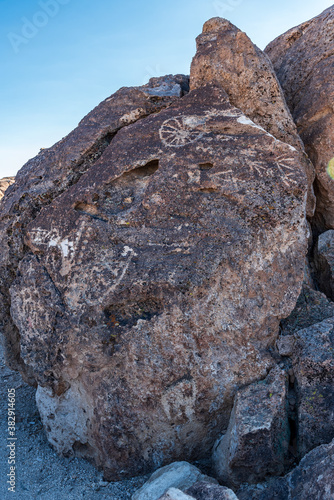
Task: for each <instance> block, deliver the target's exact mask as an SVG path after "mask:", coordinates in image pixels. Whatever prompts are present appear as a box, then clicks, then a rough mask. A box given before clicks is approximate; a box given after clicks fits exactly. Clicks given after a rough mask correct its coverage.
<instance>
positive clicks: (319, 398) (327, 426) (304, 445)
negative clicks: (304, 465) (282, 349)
mask: <svg viewBox="0 0 334 500" xmlns="http://www.w3.org/2000/svg"><path fill="white" fill-rule="evenodd" d="M294 339H295V344H294V350H293V354H292V356H291V360H292V366H293V371H294V376H295V377H296V381H297V408H298V454H299V457H303V456H304V455H305V454H306V453H307V452H309V451H310V450H312V449H313V448H315V447H316V446H318V445H320V444H323V443H328V442H329V441H331V440H332V439H333V438H334V318H330V319H327V320H324V321H322V322H321V323H318V324H316V325H313V326H311V327H309V328H305V329H303V330H300V331H299V332H297V333H295V334H294Z"/></svg>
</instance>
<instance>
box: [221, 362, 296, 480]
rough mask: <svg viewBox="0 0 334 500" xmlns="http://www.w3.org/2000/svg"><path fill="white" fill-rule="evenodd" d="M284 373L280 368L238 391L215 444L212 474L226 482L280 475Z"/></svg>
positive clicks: (285, 427)
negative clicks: (222, 430)
mask: <svg viewBox="0 0 334 500" xmlns="http://www.w3.org/2000/svg"><path fill="white" fill-rule="evenodd" d="M287 382H288V381H287V375H286V373H285V372H284V371H282V370H280V368H275V369H273V370H272V371H271V372H270V374H269V375H268V377H267V378H266V379H265V380H263V381H261V382H257V383H254V384H251V385H250V386H248V387H246V388H244V389H241V390H240V391H238V393H237V395H236V399H235V403H234V406H233V410H232V415H231V419H230V423H229V426H228V429H227V432H226V434H224V435H223V436H222V438H221V439H219V441H218V442H217V443H216V444H215V446H214V450H213V465H214V469H215V477H217V478H218V479H219V481H220V482H222V483H223V484H225V485H227V486H232V487H239V486H240V484H242V483H245V482H247V483H256V482H259V481H260V480H263V479H264V478H265V477H266V476H268V475H280V474H281V473H282V472H283V471H284V461H285V458H286V456H287V452H288V445H289V439H290V430H289V423H288V413H287V385H288V384H287Z"/></svg>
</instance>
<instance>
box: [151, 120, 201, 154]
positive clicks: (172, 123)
mask: <svg viewBox="0 0 334 500" xmlns="http://www.w3.org/2000/svg"><path fill="white" fill-rule="evenodd" d="M205 122H206V119H205V118H204V117H203V116H201V117H199V116H195V115H194V116H176V117H175V118H170V119H169V120H166V121H164V123H163V124H162V126H161V128H160V131H159V134H160V139H161V140H162V142H163V143H164V144H165V146H171V147H181V146H186V145H187V144H191V143H192V142H195V141H197V140H198V139H200V138H201V137H203V135H204V133H205V130H203V125H204V126H205ZM200 127H202V128H200Z"/></svg>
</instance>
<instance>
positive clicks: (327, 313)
mask: <svg viewBox="0 0 334 500" xmlns="http://www.w3.org/2000/svg"><path fill="white" fill-rule="evenodd" d="M332 317H334V303H333V302H332V301H330V300H328V298H327V297H326V295H325V294H324V293H322V292H319V291H318V290H314V289H313V288H311V287H309V286H308V285H305V284H304V285H303V288H302V291H301V293H300V295H299V297H298V300H297V304H296V307H295V308H294V310H293V311H292V313H291V314H290V315H289V316H288V317H287V318H285V319H283V320H282V321H281V329H282V336H281V337H280V339H282V340H281V341H283V339H284V336H285V335H291V334H293V333H295V332H297V331H298V330H302V329H303V328H308V327H309V326H312V325H315V324H316V323H320V322H321V321H323V320H324V319H327V318H332Z"/></svg>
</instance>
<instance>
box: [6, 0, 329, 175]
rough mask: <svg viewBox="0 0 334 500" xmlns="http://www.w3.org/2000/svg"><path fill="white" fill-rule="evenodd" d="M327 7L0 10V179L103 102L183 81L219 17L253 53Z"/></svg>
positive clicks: (47, 2) (50, 6)
mask: <svg viewBox="0 0 334 500" xmlns="http://www.w3.org/2000/svg"><path fill="white" fill-rule="evenodd" d="M331 4H332V2H331V1H323V0H317V1H316V2H315V1H314V0H312V1H311V0H280V1H279V2H270V1H268V0H265V1H263V0H262V1H260V0H182V1H180V0H169V1H168V2H158V1H152V0H149V1H144V2H140V1H138V0H123V1H122V2H121V1H119V2H116V1H113V0H109V1H107V0H15V1H13V0H0V46H1V52H0V61H1V74H2V77H1V79H0V110H1V120H0V178H1V177H4V176H7V175H15V174H16V172H17V171H18V170H19V169H20V168H21V166H22V165H23V164H24V163H25V162H26V161H27V160H28V159H29V158H31V157H33V156H35V155H36V154H37V153H38V151H39V149H40V148H42V147H50V146H52V144H54V143H55V142H56V141H58V140H59V139H61V138H62V137H63V136H65V135H66V134H67V133H69V132H70V131H71V130H72V129H73V128H74V127H75V126H76V125H77V123H78V122H79V121H80V120H81V118H83V116H84V115H86V114H87V113H88V112H89V111H90V110H91V109H92V108H93V107H95V106H96V105H97V104H98V103H99V102H100V101H101V100H102V99H104V98H106V97H107V96H109V95H110V94H112V93H113V92H115V91H116V90H117V89H118V88H120V87H122V86H132V85H142V84H143V83H146V82H147V80H148V79H149V78H150V77H152V76H160V75H163V74H168V73H174V74H175V73H186V74H189V67H190V62H191V59H192V57H193V55H194V53H195V38H196V36H197V35H198V34H199V33H200V32H201V30H202V25H203V23H204V22H205V21H206V20H207V19H209V18H211V17H214V16H217V15H218V16H221V17H226V18H227V19H229V20H230V21H232V22H233V23H234V24H236V25H237V26H238V27H239V28H240V29H242V30H243V31H246V33H247V34H248V35H249V36H250V37H251V38H252V40H253V41H254V42H255V43H256V44H257V45H258V46H259V47H260V48H262V49H263V48H264V47H265V46H266V44H267V43H269V42H270V41H271V40H272V39H274V38H275V37H276V36H278V35H279V34H281V33H283V32H284V31H286V30H288V29H289V28H291V27H293V26H295V25H297V24H299V23H301V22H303V21H306V20H307V19H310V18H311V17H313V16H315V15H317V14H319V13H320V12H321V11H322V10H324V9H326V8H327V7H329V6H330V5H331Z"/></svg>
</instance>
